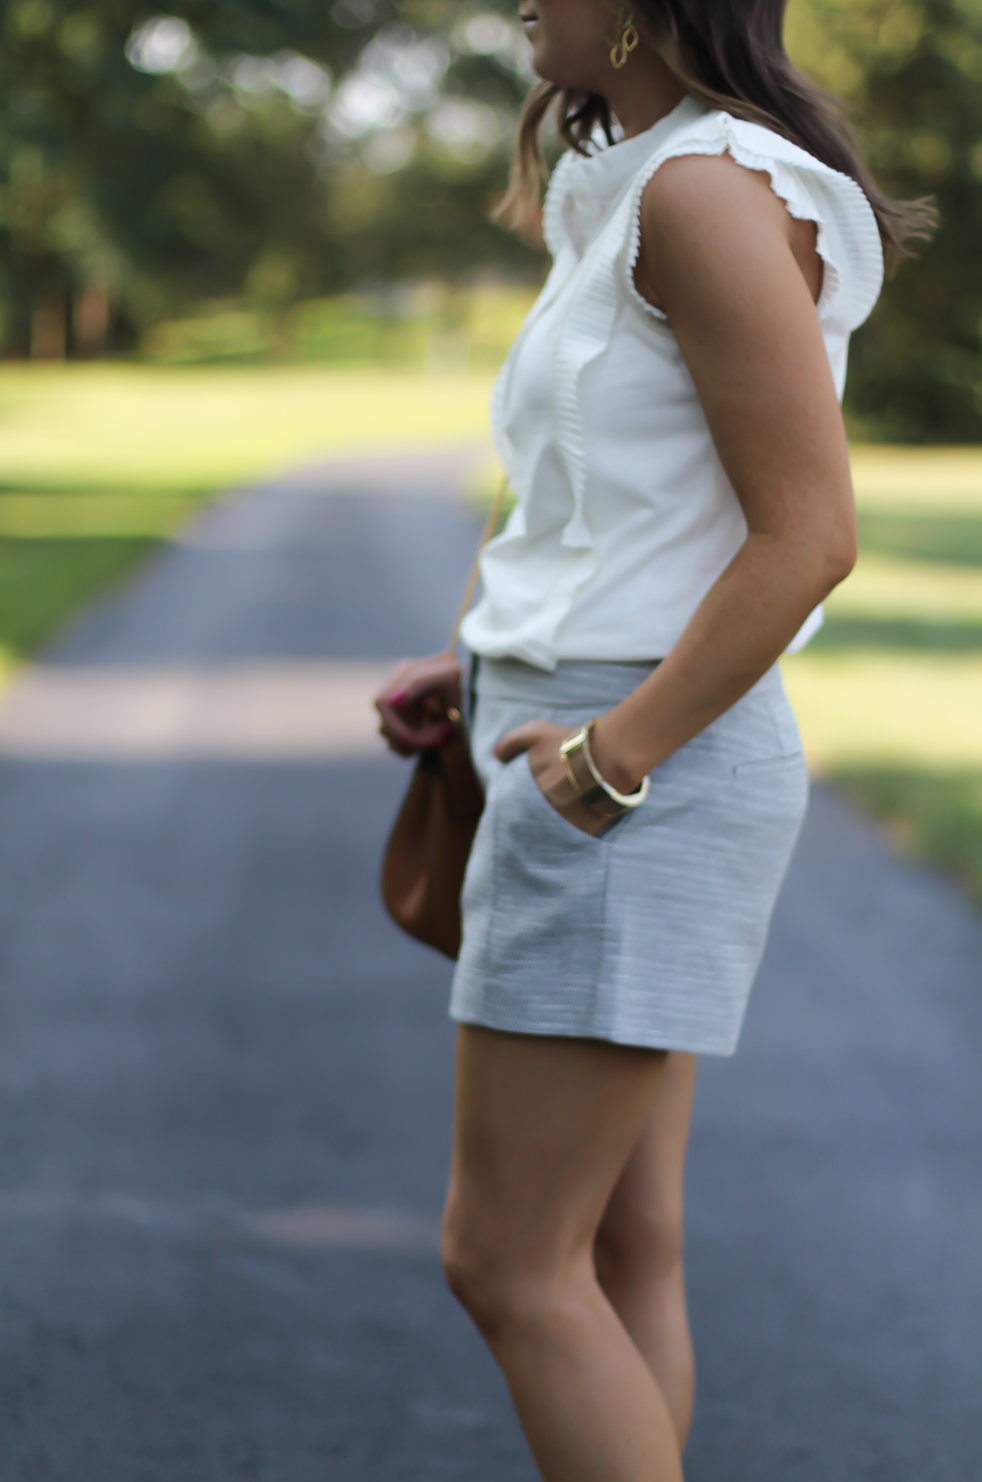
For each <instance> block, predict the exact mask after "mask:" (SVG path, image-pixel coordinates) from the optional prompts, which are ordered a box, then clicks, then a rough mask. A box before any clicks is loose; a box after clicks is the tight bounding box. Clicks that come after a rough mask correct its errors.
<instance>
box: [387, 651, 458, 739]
mask: <svg viewBox="0 0 982 1482" xmlns="http://www.w3.org/2000/svg"><path fill="white" fill-rule="evenodd" d="M460 694H461V669H460V665H459V664H458V663H457V660H456V659H453V658H450V657H449V655H447V654H437V655H435V656H434V657H433V658H432V659H405V660H404V661H403V662H402V663H401V664H400V665H399V667H398V669H396V671H395V673H394V674H392V675H391V677H390V678H389V679H387V680H386V682H385V684H384V685H383V686H382V688H381V690H380V691H379V693H378V694H377V695H376V696H375V709H376V710H377V711H378V713H379V715H380V716H381V718H382V719H381V724H380V725H379V731H380V732H381V734H382V735H383V736H384V737H385V739H386V741H387V742H388V743H389V747H390V749H391V750H392V751H395V752H397V753H398V754H399V756H414V755H415V754H416V753H417V752H419V751H431V750H433V749H434V748H436V747H439V746H442V745H443V743H444V742H445V741H446V740H447V738H448V736H449V735H450V733H451V731H452V730H453V727H452V726H451V724H450V722H449V721H448V720H447V719H446V714H447V711H448V710H449V709H450V708H451V707H452V708H454V709H458V710H459V708H460Z"/></svg>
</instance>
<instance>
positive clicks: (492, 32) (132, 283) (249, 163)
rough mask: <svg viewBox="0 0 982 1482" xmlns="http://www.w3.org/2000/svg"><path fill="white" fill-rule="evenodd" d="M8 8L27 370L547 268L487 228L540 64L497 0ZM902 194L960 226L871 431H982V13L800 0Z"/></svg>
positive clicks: (895, 284)
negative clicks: (204, 323)
mask: <svg viewBox="0 0 982 1482" xmlns="http://www.w3.org/2000/svg"><path fill="white" fill-rule="evenodd" d="M167 6H168V9H167V13H166V15H157V16H154V15H152V14H149V13H148V11H147V9H146V8H145V6H144V5H142V4H138V3H137V0H81V3H79V0H6V4H5V5H4V6H3V7H2V10H0V303H2V307H3V315H4V321H3V325H2V337H3V343H4V345H5V347H6V350H7V353H14V354H28V353H33V354H36V355H44V354H59V353H65V352H66V351H67V352H68V353H99V352H101V351H102V350H103V349H105V348H107V347H108V348H113V347H114V346H115V347H125V346H126V345H127V344H128V343H132V342H133V341H135V339H136V338H137V337H138V336H139V334H140V333H141V332H142V330H143V329H144V328H145V327H147V326H149V325H151V324H153V323H154V322H155V321H156V320H159V319H161V318H165V317H168V316H172V315H175V314H180V313H184V312H188V311H190V310H192V309H193V307H194V306H195V305H200V304H202V303H203V302H206V301H209V300H228V299H241V300H244V301H245V302H247V303H255V304H259V305H262V306H265V307H267V308H274V309H275V308H277V307H281V306H282V307H285V306H287V305H289V304H291V303H294V302H296V301H297V300H300V299H303V298H305V297H313V296H318V295H322V294H327V293H331V292H335V291H338V290H341V289H345V288H348V287H351V286H353V285H359V284H364V283H366V282H382V281H391V280H399V279H413V278H421V277H444V278H448V279H450V280H456V281H460V280H462V279H464V278H466V276H467V274H468V273H470V272H472V271H474V270H476V269H479V268H482V267H488V266H491V265H496V266H497V267H498V268H499V269H501V268H504V269H505V270H507V271H510V272H513V273H519V274H524V275H526V276H535V275H537V274H538V273H539V272H540V267H539V264H538V262H537V261H536V259H535V258H534V256H533V255H532V254H531V253H530V252H529V251H528V250H527V249H526V248H525V247H523V246H522V245H521V244H520V243H518V242H517V241H515V240H514V239H513V238H511V237H508V236H506V235H505V234H504V233H503V232H501V231H499V230H498V229H497V228H496V227H494V226H492V225H491V224H490V222H489V221H488V208H489V205H490V203H491V201H492V200H493V198H494V196H495V194H496V192H497V191H498V190H499V189H500V187H501V185H502V184H503V182H504V179H505V173H506V169H507V156H508V153H509V148H510V141H511V135H512V132H513V128H514V121H515V117H516V115H517V109H518V106H519V103H520V100H521V98H522V96H523V95H524V92H525V89H526V87H527V85H528V80H529V73H528V69H527V61H526V59H525V56H524V50H523V42H522V38H521V36H520V35H519V32H518V28H517V25H516V22H515V18H514V14H513V11H512V7H511V6H510V5H507V6H506V0H483V7H482V8H478V9H467V8H465V7H462V6H461V5H460V4H459V3H454V4H451V0H401V3H400V0H334V3H333V4H331V3H325V0H316V3H315V0H167ZM789 43H790V49H791V51H792V55H793V56H795V57H796V59H797V60H798V62H799V65H801V66H802V69H803V70H804V71H805V72H806V73H808V74H809V75H810V76H812V77H815V78H816V80H818V81H819V82H820V83H822V84H823V85H824V86H825V87H827V88H828V90H829V91H830V92H831V93H833V94H834V95H836V96H838V97H841V98H843V99H844V100H845V102H846V104H847V107H848V110H849V114H850V117H851V120H852V123H853V126H854V128H855V129H856V131H857V134H858V136H859V139H860V142H861V146H862V148H863V150H864V153H865V155H866V157H867V158H868V160H869V162H870V164H871V166H872V168H873V170H874V172H875V173H876V175H877V177H878V179H879V180H880V182H881V184H882V185H883V186H884V187H885V188H886V189H887V190H888V191H890V192H891V193H892V194H893V195H894V196H896V197H898V198H902V199H916V198H919V197H923V196H926V195H929V196H933V197H934V198H935V199H936V201H937V205H938V207H939V210H940V217H941V225H940V228H939V230H938V233H937V235H936V238H935V239H934V241H932V242H931V243H930V244H928V245H926V246H924V247H923V248H922V249H921V251H920V253H919V255H918V257H917V258H916V259H915V260H914V261H912V262H907V263H904V264H902V265H901V266H900V268H899V270H898V271H897V273H896V275H895V276H894V278H893V279H892V281H891V282H889V283H888V285H887V287H886V290H885V292H884V294H883V297H882V299H881V302H880V304H879V306H878V307H877V309H876V311H875V313H874V315H873V317H872V319H871V321H870V323H869V324H868V325H867V326H865V327H864V328H863V329H862V330H861V331H860V332H859V333H858V334H857V336H856V339H855V341H854V349H853V355H852V363H851V368H850V378H849V387H848V392H847V404H848V407H849V410H850V414H851V416H852V417H853V419H854V423H855V425H856V426H857V428H859V429H860V430H862V431H863V432H865V433H866V434H868V435H873V436H879V437H887V438H892V439H899V440H904V439H910V440H916V439H925V438H931V439H935V440H949V441H975V440H978V439H979V437H980V433H982V399H980V397H982V368H980V327H982V278H980V274H979V271H978V268H977V258H978V243H979V239H980V228H982V198H980V189H982V89H980V84H982V0H899V3H898V0H791V9H790V14H789Z"/></svg>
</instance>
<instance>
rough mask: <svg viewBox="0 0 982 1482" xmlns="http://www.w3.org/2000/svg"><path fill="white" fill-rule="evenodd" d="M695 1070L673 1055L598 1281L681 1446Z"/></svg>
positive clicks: (599, 1248)
mask: <svg viewBox="0 0 982 1482" xmlns="http://www.w3.org/2000/svg"><path fill="white" fill-rule="evenodd" d="M695 1072H696V1061H695V1056H693V1055H682V1054H677V1053H674V1052H673V1053H672V1054H670V1055H669V1056H668V1058H667V1060H666V1062H665V1069H664V1072H663V1073H662V1076H661V1079H660V1081H659V1083H658V1086H657V1088H656V1090H655V1097H654V1101H653V1103H652V1107H651V1111H650V1112H649V1114H648V1120H647V1122H646V1123H645V1127H644V1130H643V1132H642V1133H641V1136H640V1137H639V1139H638V1142H637V1144H636V1146H635V1148H634V1151H633V1152H632V1153H631V1156H630V1158H629V1159H628V1162H627V1165H626V1167H625V1168H624V1171H623V1173H622V1174H621V1176H620V1179H619V1180H618V1182H617V1186H616V1188H615V1189H614V1192H613V1194H612V1195H611V1197H610V1201H609V1203H608V1205H607V1208H606V1210H605V1211H604V1216H603V1219H602V1220H601V1222H600V1229H599V1231H598V1232H597V1242H596V1263H597V1275H598V1277H599V1280H600V1285H601V1287H602V1288H603V1290H604V1291H605V1292H606V1294H607V1296H608V1298H609V1299H610V1302H611V1305H612V1306H613V1308H614V1310H615V1311H616V1312H617V1314H618V1316H619V1317H620V1319H621V1321H622V1322H623V1324H624V1326H625V1327H626V1328H627V1331H628V1332H629V1333H630V1335H631V1337H632V1338H633V1339H634V1342H635V1344H636V1345H637V1347H638V1348H639V1350H640V1351H641V1353H642V1355H643V1356H644V1359H645V1361H646V1363H647V1364H648V1367H649V1368H650V1369H651V1372H652V1373H653V1374H654V1376H655V1378H656V1380H657V1381H658V1387H659V1389H660V1390H661V1392H662V1394H663V1395H664V1396H665V1400H666V1403H667V1405H668V1408H669V1410H670V1412H671V1415H672V1420H673V1422H674V1425H675V1434H676V1436H677V1438H678V1443H679V1449H680V1450H682V1449H684V1447H685V1443H686V1440H687V1439H688V1435H689V1427H690V1425H691V1422H692V1403H693V1392H694V1384H695V1365H694V1361H693V1354H692V1339H691V1337H690V1335H689V1320H688V1314H687V1312H686V1304H685V1274H684V1270H683V1265H682V1247H683V1237H682V1178H683V1173H684V1171H685V1149H686V1143H687V1141H688V1136H689V1121H690V1115H691V1110H692V1092H693V1087H694V1084H695Z"/></svg>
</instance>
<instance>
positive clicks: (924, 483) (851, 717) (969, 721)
mask: <svg viewBox="0 0 982 1482" xmlns="http://www.w3.org/2000/svg"><path fill="white" fill-rule="evenodd" d="M853 478H854V481H855V485H856V498H857V503H858V506H859V524H860V551H861V554H860V559H859V562H858V564H857V566H856V570H855V571H854V572H853V574H852V576H851V577H850V578H849V580H848V581H847V582H845V583H844V584H843V585H842V586H841V587H839V588H838V589H837V590H836V591H835V592H834V593H833V594H832V597H831V599H830V600H829V602H828V604H827V608H826V624H825V627H824V628H823V629H822V631H821V633H819V635H818V636H817V637H816V638H815V639H814V640H813V641H812V643H811V644H809V646H808V648H807V649H806V650H805V651H804V653H801V654H796V655H794V656H793V657H791V658H787V659H785V660H784V661H783V668H784V675H785V682H786V684H787V687H788V693H789V694H790V696H791V700H792V703H793V704H794V707H795V710H796V712H797V714H798V719H799V723H800V725H801V730H802V734H803V736H804V740H805V747H806V750H807V752H808V756H809V761H810V764H811V769H812V771H813V773H815V774H818V775H825V776H828V777H831V778H833V779H834V780H835V781H836V782H837V783H838V784H840V785H841V786H842V787H843V788H844V789H845V791H846V792H848V793H849V794H850V795H851V796H852V797H853V798H855V799H856V800H857V801H858V802H860V803H861V804H862V805H863V806H864V807H865V808H866V809H867V810H868V811H870V812H871V813H872V814H873V815H874V816H876V817H878V818H880V819H882V820H883V821H884V822H885V823H886V824H887V826H888V827H889V829H890V831H891V833H892V834H893V836H894V837H895V838H896V839H897V840H898V841H900V842H901V843H902V844H903V845H904V847H906V848H908V849H911V850H913V851H914V852H915V853H918V854H920V855H922V856H923V857H925V858H927V859H930V860H932V861H934V862H935V863H937V864H940V865H942V866H943V867H945V868H947V869H950V870H952V871H954V872H955V873H956V874H957V875H958V876H959V877H960V878H961V879H962V880H963V881H964V882H965V883H966V885H967V886H968V888H969V890H970V892H971V893H972V894H973V896H974V897H975V899H976V900H977V901H982V449H977V450H976V449H974V448H973V449H947V448H946V449H928V448H917V449H906V448H904V449H901V448H881V449H880V448H856V449H854V451H853Z"/></svg>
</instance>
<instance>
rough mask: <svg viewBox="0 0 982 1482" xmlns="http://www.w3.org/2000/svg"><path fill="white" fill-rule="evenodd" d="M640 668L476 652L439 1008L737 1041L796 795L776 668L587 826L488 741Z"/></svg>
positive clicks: (638, 677)
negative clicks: (626, 798)
mask: <svg viewBox="0 0 982 1482" xmlns="http://www.w3.org/2000/svg"><path fill="white" fill-rule="evenodd" d="M651 669H652V665H651V664H617V663H588V662H561V663H560V664H559V665H558V666H557V668H556V669H555V670H553V671H551V672H548V671H544V670H541V669H535V668H533V667H532V666H531V665H528V664H525V663H522V662H520V661H518V660H512V659H491V660H482V661H481V664H480V668H479V671H478V677H477V686H476V707H475V714H474V716H473V718H472V732H471V734H472V744H473V747H474V757H475V761H476V764H477V767H478V771H479V772H480V773H481V775H482V777H483V779H484V782H485V786H486V789H487V804H486V807H485V811H484V814H483V816H482V818H481V822H480V826H479V828H478V831H477V836H476V838H475V841H474V847H473V850H472V852H471V857H470V861H469V864H468V869H467V877H466V880H465V882H464V893H463V922H464V932H463V942H462V946H461V951H460V957H459V960H458V963H457V968H456V971H455V974H454V979H453V987H452V992H451V1001H450V1013H451V1015H452V1017H453V1018H455V1019H457V1020H459V1021H460V1022H462V1023H468V1024H481V1025H485V1026H487V1027H489V1028H492V1029H501V1030H511V1031H514V1032H517V1033H523V1034H548V1035H572V1036H576V1037H580V1038H587V1039H602V1040H610V1041H612V1042H613V1043H616V1044H623V1045H639V1046H647V1047H649V1048H657V1049H666V1050H687V1051H691V1052H693V1053H697V1054H709V1055H730V1054H732V1053H733V1051H734V1050H735V1049H736V1045H737V1040H738V1039H739V1035H740V1028H741V1025H742V1023H743V1017H744V1013H745V1011H746V1006H747V1000H748V998H749V995H750V989H751V986H752V984H753V980H754V977H755V975H756V972H757V968H758V966H759V963H760V959H761V956H762V954H763V950H764V944H765V941H766V937H767V928H768V924H769V922H770V918H771V913H772V911H773V909H774V903H775V900H776V899H777V894H778V891H779V889H780V886H781V882H782V880H783V878H784V874H785V871H786V870H787V866H788V861H789V860H790V857H791V852H792V849H793V848H794V844H795V840H796V838H797V836H798V832H799V829H800V827H801V822H802V819H803V817H804V814H805V809H806V806H807V800H808V777H807V772H806V769H805V760H804V756H803V754H802V749H801V741H800V738H799V735H798V728H797V726H796V724H795V719H794V715H793V713H792V711H791V707H790V705H789V704H788V701H787V698H786V696H785V693H784V687H783V685H782V682H781V676H780V672H779V671H778V669H777V668H774V669H771V670H770V671H769V672H768V673H767V674H766V675H765V676H764V677H763V679H761V680H760V681H759V683H758V684H756V685H755V686H754V688H753V689H752V690H751V691H750V692H749V693H748V694H747V695H745V696H744V698H743V699H742V700H739V701H738V702H737V704H736V705H734V706H733V707H732V708H731V709H730V710H728V711H727V712H726V713H725V714H724V715H722V716H720V718H719V719H718V720H716V721H714V722H713V724H712V725H711V726H708V727H707V728H706V730H704V731H703V732H701V734H700V735H698V736H696V737H695V738H694V739H693V740H692V741H690V742H689V743H688V744H687V745H686V746H684V747H682V748H681V749H680V750H679V751H677V752H676V753H675V754H674V755H673V756H671V757H669V758H668V760H667V761H666V762H663V763H662V765H661V766H660V767H658V768H657V769H656V771H655V772H653V773H652V776H651V787H650V791H649V793H648V797H647V799H646V800H645V802H644V803H643V804H642V805H641V806H640V807H639V808H638V809H636V810H635V811H634V812H632V813H630V814H628V815H627V816H625V817H624V818H623V819H622V820H621V821H619V822H618V823H616V824H615V825H614V826H613V828H611V829H610V830H609V831H608V832H606V833H605V834H603V835H602V836H601V837H600V838H590V837H589V836H588V835H586V834H583V833H581V832H580V831H579V830H578V829H574V828H573V827H572V825H570V824H569V823H567V822H566V821H565V819H563V818H561V817H560V815H559V814H558V813H557V812H556V811H555V809H553V808H552V807H551V806H550V804H549V803H548V802H547V801H546V799H545V798H544V797H543V795H542V794H541V792H540V791H539V789H538V787H537V786H536V784H535V781H534V779H533V777H532V774H531V772H530V770H529V766H528V759H527V757H525V756H524V755H522V756H519V757H517V758H516V759H515V760H514V761H512V762H509V763H507V764H505V763H501V762H499V761H497V760H496V759H495V757H494V756H493V755H492V750H493V747H494V746H495V744H496V743H497V742H498V741H499V740H500V738H501V737H502V736H503V735H504V734H505V733H506V732H507V731H510V730H512V729H513V728H514V727H515V726H518V725H522V724H523V723H524V722H525V721H529V720H536V719H540V720H549V721H553V722H555V723H557V724H559V725H563V726H567V727H573V726H577V725H579V724H580V723H581V722H583V721H586V720H590V719H591V718H592V717H593V716H595V715H600V714H603V713H604V712H605V711H606V710H609V709H612V708H613V706H615V705H617V704H618V703H619V702H620V701H621V700H623V699H624V698H625V697H626V696H627V695H628V694H630V692H631V691H632V690H634V689H636V688H637V686H638V685H639V684H640V683H641V682H642V680H643V679H644V678H645V677H646V676H647V675H648V674H649V673H650V672H651Z"/></svg>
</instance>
